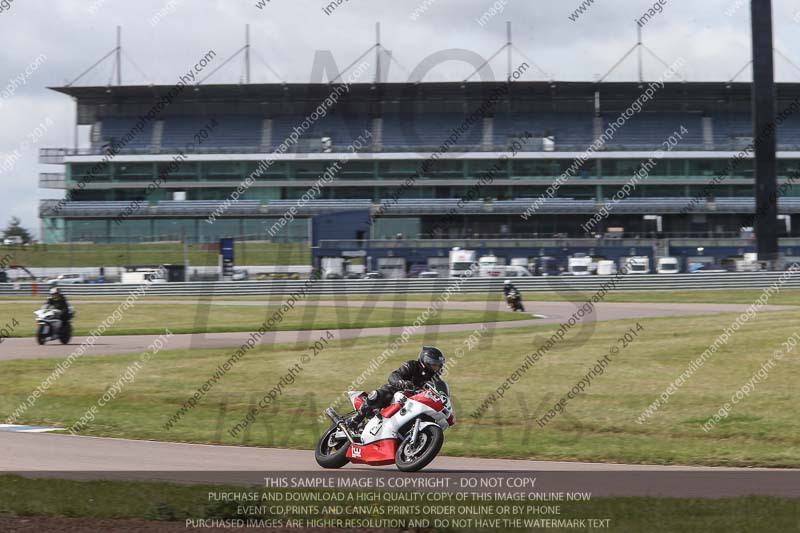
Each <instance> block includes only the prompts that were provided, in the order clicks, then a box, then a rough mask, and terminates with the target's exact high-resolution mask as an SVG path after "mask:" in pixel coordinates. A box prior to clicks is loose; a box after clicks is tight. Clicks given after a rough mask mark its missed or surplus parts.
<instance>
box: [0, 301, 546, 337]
mask: <svg viewBox="0 0 800 533" xmlns="http://www.w3.org/2000/svg"><path fill="white" fill-rule="evenodd" d="M80 300H83V298H81V299H80ZM106 300H108V299H106ZM42 301H43V300H42V299H36V300H34V299H31V300H30V301H29V302H28V303H13V304H8V305H0V328H4V327H6V326H5V325H6V324H8V325H13V324H14V320H15V319H16V322H17V323H18V325H17V326H16V327H10V328H6V330H9V335H8V336H9V337H33V335H34V332H35V329H36V322H35V321H34V317H33V311H34V310H36V309H39V308H40V307H41V304H42ZM119 301H120V302H122V301H124V298H123V299H121V300H119ZM263 302H264V305H263V306H258V305H252V303H253V302H250V303H249V304H245V305H235V304H233V305H214V304H213V303H209V302H197V304H196V305H189V304H180V303H178V304H154V303H151V304H148V303H147V300H146V299H142V300H140V301H139V302H137V303H136V304H134V305H133V306H132V307H130V308H129V309H128V310H127V311H124V312H123V313H122V319H120V320H116V321H114V323H113V324H112V325H111V326H110V327H109V328H108V329H107V330H106V332H105V333H104V335H145V334H154V335H159V334H161V333H164V328H169V329H170V331H172V333H176V334H177V333H217V332H226V331H254V330H257V329H258V327H259V326H260V325H261V324H262V323H264V321H266V320H268V319H269V318H270V317H272V315H273V314H274V313H275V312H276V311H278V310H279V309H280V308H281V305H282V304H283V300H282V297H278V296H275V297H272V298H271V299H270V300H269V301H265V300H264V301H263ZM243 303H245V302H243ZM74 307H75V310H76V316H75V320H74V322H73V328H74V334H75V335H88V334H89V332H90V331H91V330H93V329H95V328H97V327H98V326H99V325H100V324H101V323H102V322H103V321H104V320H106V318H107V317H109V316H110V315H111V314H112V313H114V311H115V310H116V309H117V308H118V307H119V303H107V302H103V303H80V304H75V305H74ZM423 311H424V309H417V308H405V309H391V308H378V307H371V306H368V307H353V308H346V307H344V306H336V307H334V306H319V305H313V302H312V304H311V305H298V306H296V307H295V309H294V310H292V311H289V312H286V313H285V314H284V315H283V320H282V321H281V323H280V324H278V325H277V326H276V327H275V328H273V330H274V331H285V330H309V329H350V328H374V327H382V326H403V325H410V324H413V323H414V320H416V319H417V317H418V316H419V315H420V314H421V313H422V312H423ZM530 318H531V315H530V314H525V313H512V312H510V311H501V312H493V311H491V312H490V311H486V312H484V311H469V310H466V311H462V310H458V309H444V310H443V311H441V312H440V313H438V314H436V315H435V316H433V317H431V318H430V319H429V320H427V321H426V322H425V323H426V324H430V325H436V324H465V323H479V322H488V321H492V322H493V321H498V320H528V319H530ZM109 322H110V321H109Z"/></svg>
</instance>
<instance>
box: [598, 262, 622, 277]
mask: <svg viewBox="0 0 800 533" xmlns="http://www.w3.org/2000/svg"><path fill="white" fill-rule="evenodd" d="M616 273H617V264H616V263H615V262H614V261H610V260H608V259H602V260H600V261H598V262H597V275H598V276H613V275H614V274H616Z"/></svg>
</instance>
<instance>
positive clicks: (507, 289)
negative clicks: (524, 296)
mask: <svg viewBox="0 0 800 533" xmlns="http://www.w3.org/2000/svg"><path fill="white" fill-rule="evenodd" d="M514 291H516V292H517V293H519V291H518V290H517V288H516V287H515V286H514V284H513V283H511V280H510V279H507V280H505V281H504V282H503V296H505V297H506V298H508V295H509V294H511V293H512V292H514ZM520 296H521V295H520Z"/></svg>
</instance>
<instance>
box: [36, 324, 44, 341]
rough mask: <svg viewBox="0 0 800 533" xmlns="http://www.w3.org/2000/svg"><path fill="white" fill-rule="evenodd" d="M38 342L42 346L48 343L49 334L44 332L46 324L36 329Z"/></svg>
mask: <svg viewBox="0 0 800 533" xmlns="http://www.w3.org/2000/svg"><path fill="white" fill-rule="evenodd" d="M36 342H38V343H39V345H40V346H41V345H42V344H44V343H45V342H47V333H45V331H44V324H40V325H39V327H38V328H36Z"/></svg>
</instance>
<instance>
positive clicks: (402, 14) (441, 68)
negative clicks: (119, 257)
mask: <svg viewBox="0 0 800 533" xmlns="http://www.w3.org/2000/svg"><path fill="white" fill-rule="evenodd" d="M7 1H8V0H0V35H2V36H3V46H2V47H0V104H2V105H0V120H2V130H1V131H0V182H2V184H3V190H2V195H0V224H2V225H3V226H5V224H6V222H7V221H8V219H9V218H10V217H11V216H12V215H16V216H19V217H20V218H22V220H23V224H24V225H25V226H26V227H28V228H29V229H32V230H34V231H35V232H36V233H37V234H38V232H39V220H38V215H37V205H38V200H39V199H40V198H58V197H60V196H61V194H60V191H58V190H49V189H44V190H39V188H38V175H39V173H40V172H59V171H61V169H62V168H61V167H60V166H58V165H41V164H39V162H38V149H39V148H41V147H65V146H72V145H73V131H74V112H75V110H74V105H73V103H72V101H71V100H70V99H69V98H68V97H66V96H63V95H60V94H58V93H54V92H52V91H49V90H47V89H46V87H48V86H59V85H64V84H66V83H67V82H68V81H70V80H71V79H73V78H75V77H77V76H78V75H79V74H80V73H81V72H82V71H84V70H85V69H87V68H88V67H89V66H91V65H92V64H93V63H94V62H95V61H97V60H98V59H100V58H101V57H102V56H103V55H104V54H105V53H107V52H108V51H109V50H111V49H112V48H113V47H114V39H115V26H117V25H121V26H122V31H123V49H124V51H125V57H124V58H123V83H125V84H143V83H147V82H154V83H164V84H172V83H174V82H175V81H176V79H177V77H178V75H179V74H180V73H181V72H185V71H186V70H188V69H189V68H190V67H191V65H193V64H194V63H195V62H196V61H197V60H198V59H199V58H200V57H201V56H202V55H203V54H205V53H206V52H207V51H208V50H210V49H213V50H215V51H216V52H217V54H218V56H217V57H218V60H217V61H215V63H214V66H216V65H218V64H220V63H221V62H222V59H221V58H225V57H228V56H229V55H231V54H232V53H233V52H235V51H236V50H237V49H238V48H239V47H241V46H242V44H243V40H244V25H245V24H247V23H249V24H250V25H251V44H252V47H253V50H254V57H253V60H252V81H254V82H273V81H279V80H277V79H276V78H275V77H274V76H273V75H272V74H270V72H269V71H268V69H267V68H266V67H265V66H264V65H263V63H262V60H264V61H266V62H267V63H269V65H271V66H272V68H273V69H274V70H276V71H277V72H278V73H279V74H280V75H281V77H282V78H283V79H284V80H286V81H291V82H307V81H310V78H311V70H312V64H313V63H314V56H315V52H316V51H317V50H330V51H331V53H332V54H333V56H334V58H335V60H336V62H337V64H338V65H339V67H340V68H343V67H345V66H346V65H348V64H349V63H351V62H352V61H354V60H355V59H356V58H357V57H358V56H359V55H360V54H361V53H362V52H363V51H365V50H366V49H367V48H369V47H370V46H372V44H373V43H374V31H375V30H374V24H375V22H376V21H379V22H381V25H382V39H381V41H382V44H383V45H384V46H385V47H386V48H387V49H389V50H391V51H392V53H393V54H394V57H395V58H396V59H397V63H398V64H399V65H402V67H403V68H405V70H403V68H401V67H400V66H398V64H393V65H392V66H391V69H390V72H389V76H390V81H406V80H408V79H409V74H410V72H411V71H413V70H414V68H415V67H417V65H418V64H420V62H421V61H422V60H423V59H425V58H426V57H427V56H429V55H430V54H433V53H435V52H438V51H441V50H446V49H465V50H469V51H471V52H474V53H476V54H479V55H480V56H482V57H484V58H487V59H488V58H489V57H490V56H491V55H492V54H493V53H494V52H495V51H497V49H498V48H500V47H501V46H502V45H503V43H504V42H505V31H506V29H505V22H506V21H507V20H511V21H512V22H513V25H514V26H513V32H514V43H515V45H516V47H517V48H518V49H519V50H521V51H522V52H524V54H525V55H526V56H527V57H528V58H530V59H531V60H533V61H534V62H535V63H536V64H537V65H539V66H540V67H541V68H542V69H543V70H544V71H545V72H547V73H548V74H549V76H550V77H552V78H553V79H556V80H576V81H590V80H593V79H596V78H597V77H599V75H602V74H603V73H605V72H606V71H607V70H608V69H609V68H610V67H611V65H613V64H614V63H615V62H616V61H617V60H618V59H619V58H620V57H622V55H623V54H624V53H625V52H626V51H627V50H629V49H630V47H631V46H632V45H633V44H634V43H635V40H636V23H635V19H638V18H640V17H641V16H642V14H643V13H645V12H646V11H647V9H648V8H649V7H652V6H653V4H654V2H652V1H645V0H595V1H594V4H593V5H591V6H590V7H588V9H586V11H585V12H584V13H583V14H581V15H580V16H578V17H577V20H575V21H573V20H571V19H570V15H571V14H572V13H573V11H574V10H575V9H576V8H577V7H578V5H579V4H580V0H561V1H559V2H552V1H544V0H497V1H496V2H490V1H488V0H402V1H398V0H391V1H389V0H346V1H344V2H343V3H342V4H341V5H339V6H338V7H336V8H335V10H334V11H332V12H331V13H330V14H326V13H324V12H323V7H324V6H326V5H327V4H328V2H321V1H315V0H269V1H266V0H263V3H264V4H266V5H265V6H264V7H263V9H259V8H258V7H256V4H257V3H258V2H259V0H225V1H223V0H136V2H131V1H123V0H47V1H44V0H14V1H13V2H11V3H10V4H9V5H6V3H5V2H7ZM661 1H662V3H663V2H665V3H666V5H665V6H664V7H663V10H662V12H661V13H659V14H657V15H656V16H655V17H653V18H652V19H651V20H649V21H648V22H647V23H646V25H645V26H644V30H643V31H644V42H645V44H646V45H647V46H648V47H649V48H651V49H652V50H653V51H654V52H656V53H657V54H658V55H659V56H660V57H661V58H662V59H663V60H664V61H666V62H667V63H670V64H671V63H672V62H673V61H675V60H676V59H677V58H679V57H682V58H683V59H684V60H685V65H684V66H683V67H682V69H681V74H682V76H683V77H684V78H686V79H687V80H689V81H719V80H728V79H730V78H731V77H732V76H733V74H734V73H735V72H736V71H738V70H739V69H740V68H741V67H742V66H743V65H744V64H745V63H746V62H747V61H748V60H749V53H750V44H749V43H750V31H749V18H750V17H749V2H747V3H746V5H745V2H744V0H702V1H698V0H693V1H689V0H661ZM415 10H416V12H415ZM492 10H494V11H495V12H496V14H494V15H493V16H492V14H491V11H492ZM159 11H161V18H160V19H158V18H157V17H158V16H159ZM798 11H800V3H798V2H797V1H796V0H774V1H773V15H774V19H775V44H776V46H777V47H778V48H779V49H780V50H781V51H783V52H784V53H785V54H786V55H788V56H789V57H790V58H791V59H792V60H793V61H794V62H795V63H797V64H800V46H798V44H800V24H798V22H796V21H795V20H794V19H795V18H797V19H798V20H800V15H798V14H797V13H798ZM481 17H483V21H484V24H480V23H479V22H478V20H479V19H481ZM256 56H259V57H256ZM37 58H39V59H38V60H37ZM522 60H523V57H522V56H520V55H518V54H517V55H516V56H515V60H514V62H515V63H518V62H521V61H522ZM37 61H38V63H39V65H38V67H37V68H36V70H35V71H33V72H32V73H30V76H27V77H26V76H25V75H24V73H25V69H26V67H27V66H28V65H30V64H31V63H34V62H37ZM134 64H135V65H137V66H138V67H139V68H140V69H141V70H142V71H143V73H144V75H146V78H145V77H144V76H143V75H142V74H140V73H139V72H137V69H136V67H134ZM111 67H112V63H111V62H109V61H107V62H105V63H103V64H102V65H101V66H100V68H98V69H95V71H93V72H92V73H90V74H89V75H87V76H86V77H84V78H83V79H82V80H81V81H80V82H79V83H78V85H106V84H108V83H109V80H110V73H111ZM491 67H492V71H493V73H494V77H495V78H498V77H502V75H503V73H504V71H505V68H506V67H505V56H501V57H498V58H496V59H495V61H493V62H492V64H491ZM29 70H31V69H29ZM208 70H210V69H207V71H208ZM472 70H473V67H471V66H470V65H468V64H466V63H463V62H458V61H446V62H442V63H440V64H438V65H436V67H435V68H434V69H433V70H431V71H430V72H429V73H428V74H427V76H426V77H425V80H426V81H443V80H461V79H464V78H465V77H466V76H468V75H469V74H470V73H471V72H472ZM663 70H664V68H663V67H662V66H661V65H659V64H658V63H657V62H656V61H655V60H653V59H651V58H648V57H647V56H645V77H646V78H648V79H656V78H658V77H659V75H660V74H661V72H662V71H663ZM241 72H242V67H241V62H240V61H239V60H234V61H233V62H231V63H230V64H229V65H227V66H226V67H225V68H223V69H222V70H220V71H219V72H218V73H217V74H215V75H214V77H213V78H211V79H210V80H209V82H216V83H237V82H239V81H240V80H241ZM484 74H486V75H488V76H491V74H489V73H488V72H485V73H484ZM19 76H22V77H23V78H24V79H25V81H24V84H21V82H20V81H19V80H18V81H17V82H16V85H17V86H16V87H15V88H13V89H12V90H9V87H12V86H13V84H15V82H14V81H12V80H14V78H18V77H19ZM635 78H636V61H635V58H633V57H631V58H629V59H628V61H626V62H625V63H624V64H623V65H622V66H621V67H620V68H619V69H618V70H617V71H616V72H615V74H614V75H612V76H610V77H609V79H610V80H615V81H626V80H633V79H635ZM525 79H531V80H537V79H539V80H541V79H544V77H543V76H542V75H541V74H540V73H538V72H536V71H535V70H534V69H531V70H529V71H528V72H527V73H526V77H525ZM739 79H740V80H748V79H750V76H749V69H748V71H747V72H745V73H744V74H743V75H742V76H741V77H740V78H739ZM776 79H777V80H778V81H794V82H796V81H800V71H798V70H796V69H795V68H794V67H792V66H791V65H790V64H789V63H787V62H785V61H784V60H783V59H776ZM315 81H317V80H315ZM12 92H13V94H11V93H12ZM48 124H50V125H48ZM38 125H44V127H43V128H39V131H42V130H44V135H43V136H42V138H40V139H38V138H37V136H38V134H37V131H36V129H35V128H36V127H37V126H38ZM15 150H17V151H18V153H19V155H20V157H19V158H18V160H16V161H14V159H16V158H15V157H14V156H13V155H11V154H13V153H14V151H15ZM9 157H11V159H8V158H9ZM3 162H5V163H6V164H5V165H3Z"/></svg>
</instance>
